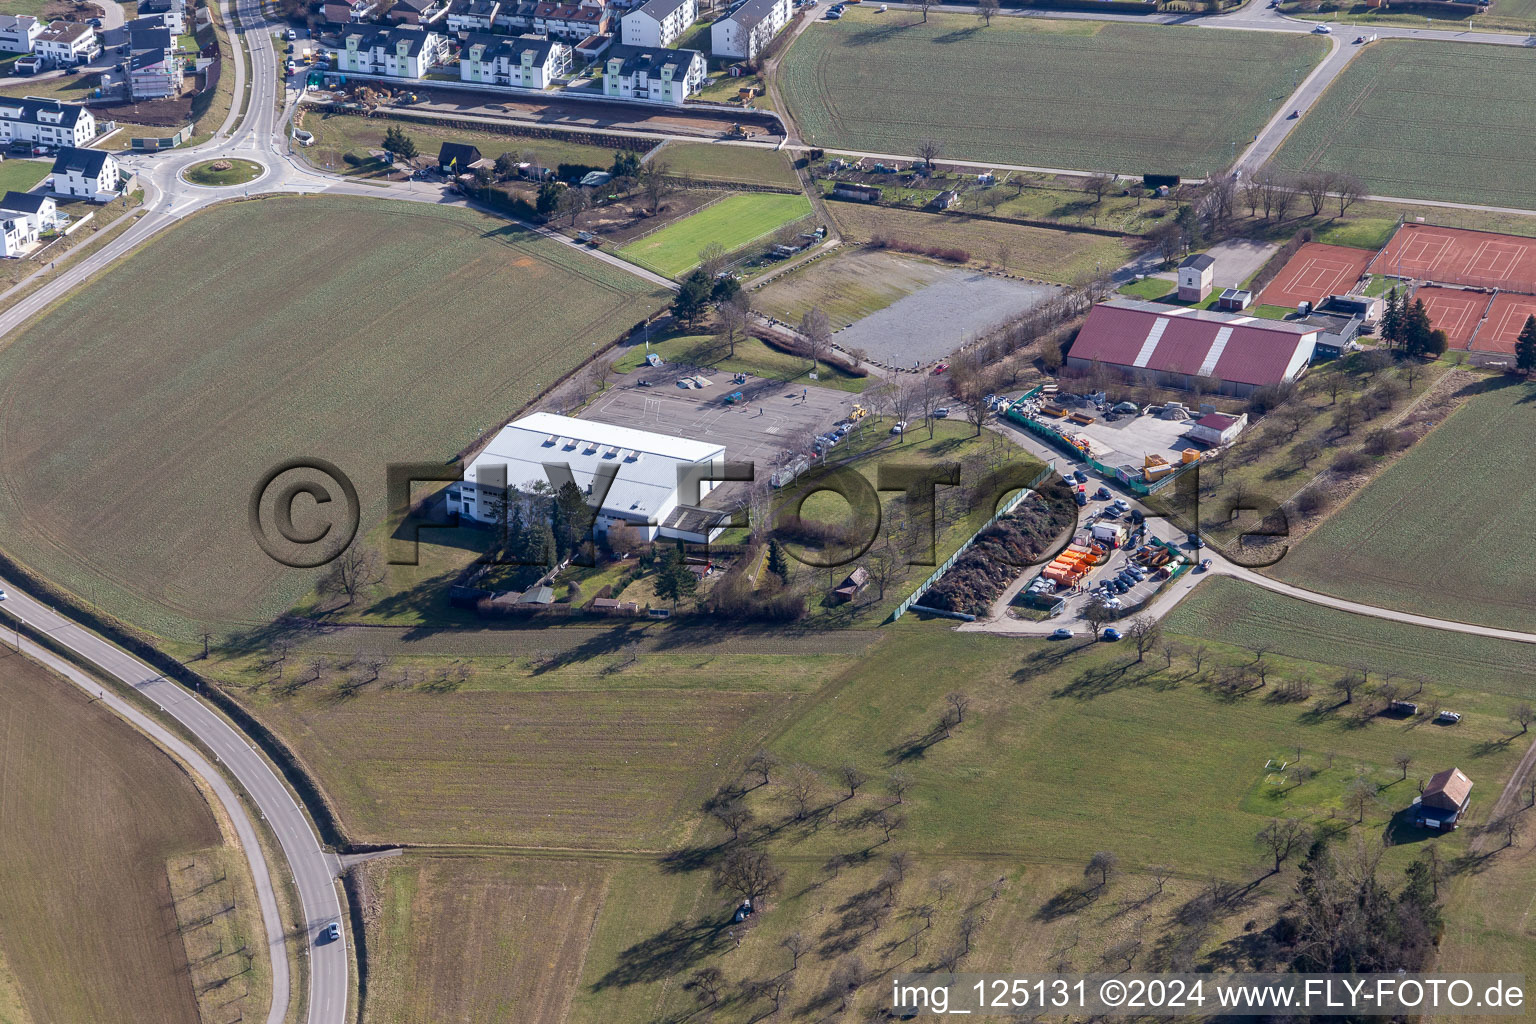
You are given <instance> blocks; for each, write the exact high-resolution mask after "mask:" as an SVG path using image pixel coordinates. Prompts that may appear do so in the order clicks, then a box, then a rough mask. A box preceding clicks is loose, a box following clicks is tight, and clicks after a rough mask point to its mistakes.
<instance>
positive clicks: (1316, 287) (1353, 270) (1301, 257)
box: [1259, 242, 1376, 306]
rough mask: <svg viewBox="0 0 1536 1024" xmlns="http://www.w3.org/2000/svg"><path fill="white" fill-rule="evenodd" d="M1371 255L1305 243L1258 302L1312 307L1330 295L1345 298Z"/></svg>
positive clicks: (1348, 248) (1347, 248) (1347, 249)
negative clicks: (1305, 303)
mask: <svg viewBox="0 0 1536 1024" xmlns="http://www.w3.org/2000/svg"><path fill="white" fill-rule="evenodd" d="M1375 255H1376V254H1375V253H1373V252H1371V251H1370V250H1369V249H1352V248H1350V247H1349V246H1344V245H1325V244H1323V243H1322V242H1308V243H1307V244H1306V245H1303V246H1302V247H1301V248H1300V249H1298V250H1296V255H1294V256H1292V257H1291V259H1290V262H1288V263H1286V265H1285V266H1284V267H1283V268H1281V270H1280V273H1279V274H1278V275H1277V276H1276V277H1275V279H1274V280H1273V281H1271V282H1270V283H1269V285H1268V287H1266V288H1265V289H1264V292H1263V294H1261V295H1260V296H1259V302H1260V303H1261V304H1263V305H1266V306H1295V305H1296V304H1297V303H1301V302H1310V303H1312V304H1313V305H1316V304H1317V303H1319V302H1321V301H1323V300H1324V299H1326V298H1327V297H1328V296H1330V295H1344V294H1347V293H1348V292H1351V291H1353V290H1354V288H1355V283H1356V282H1358V281H1359V280H1360V275H1361V274H1363V273H1365V268H1366V267H1367V266H1369V265H1370V262H1371V259H1372V258H1373V257H1374V256H1375Z"/></svg>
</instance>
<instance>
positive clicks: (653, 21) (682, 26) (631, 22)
mask: <svg viewBox="0 0 1536 1024" xmlns="http://www.w3.org/2000/svg"><path fill="white" fill-rule="evenodd" d="M697 20H699V3H698V0H649V2H648V3H646V4H644V5H642V6H640V7H637V8H635V9H634V10H633V11H630V12H629V13H628V14H626V15H624V17H623V19H622V25H623V28H622V30H621V32H620V33H619V41H620V42H622V43H623V44H624V45H625V46H654V47H667V46H671V45H672V44H673V43H674V42H675V41H676V40H677V37H678V36H680V35H682V34H683V32H684V31H685V30H687V28H688V26H689V25H692V24H693V23H694V22H695V21H697Z"/></svg>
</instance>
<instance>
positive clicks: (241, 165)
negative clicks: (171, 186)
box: [181, 157, 267, 188]
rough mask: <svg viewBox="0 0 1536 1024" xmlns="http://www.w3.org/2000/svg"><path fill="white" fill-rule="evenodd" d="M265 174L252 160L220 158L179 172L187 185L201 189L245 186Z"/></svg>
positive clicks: (205, 161) (264, 169)
mask: <svg viewBox="0 0 1536 1024" xmlns="http://www.w3.org/2000/svg"><path fill="white" fill-rule="evenodd" d="M266 172H267V169H266V168H265V167H264V166H262V165H261V164H259V163H257V162H256V161H254V160H242V159H238V158H236V157H220V158H219V159H217V160H204V161H203V162H201V163H196V164H193V165H192V166H191V167H188V168H187V169H186V170H184V171H182V172H181V177H182V178H183V179H184V180H185V181H186V182H187V183H188V184H192V185H201V186H202V187H203V188H232V187H234V186H236V185H247V184H249V183H251V182H253V181H255V180H256V179H257V178H259V177H261V176H262V175H263V174H265V173H266Z"/></svg>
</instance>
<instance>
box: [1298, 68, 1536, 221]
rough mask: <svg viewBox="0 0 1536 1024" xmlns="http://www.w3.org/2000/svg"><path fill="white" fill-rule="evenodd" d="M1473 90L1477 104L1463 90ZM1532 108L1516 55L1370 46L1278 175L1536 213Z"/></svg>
mask: <svg viewBox="0 0 1536 1024" xmlns="http://www.w3.org/2000/svg"><path fill="white" fill-rule="evenodd" d="M1468 81H1476V82H1477V101H1476V102H1475V103H1469V102H1466V99H1465V96H1464V95H1463V94H1462V92H1461V91H1462V89H1463V87H1464V86H1465V83H1466V82H1468ZM1533 104H1536V80H1533V78H1532V76H1531V74H1530V55H1529V53H1527V52H1526V51H1525V50H1523V49H1520V48H1519V47H1505V46H1478V45H1474V44H1470V43H1443V42H1418V41H1413V40H1403V39H1385V40H1381V41H1379V42H1375V43H1371V44H1370V45H1369V46H1367V47H1366V49H1365V52H1364V53H1362V54H1360V55H1359V56H1358V57H1356V58H1355V59H1354V61H1353V62H1351V63H1350V65H1349V67H1348V68H1346V69H1345V71H1344V74H1342V75H1341V76H1339V78H1338V79H1337V80H1335V81H1334V83H1333V84H1332V85H1331V86H1330V87H1329V88H1328V91H1327V93H1325V94H1324V96H1323V98H1322V100H1321V101H1320V102H1319V103H1318V104H1317V105H1316V106H1314V107H1313V108H1312V110H1311V111H1310V112H1308V114H1307V116H1306V117H1305V118H1303V119H1302V122H1301V124H1300V125H1298V126H1297V128H1296V130H1295V131H1294V132H1292V133H1291V136H1290V137H1289V138H1288V139H1287V140H1286V142H1285V145H1284V146H1282V147H1281V148H1280V152H1279V153H1277V154H1276V155H1275V158H1274V165H1275V166H1276V167H1278V168H1281V169H1283V170H1286V171H1298V170H1309V169H1313V168H1318V169H1322V170H1330V171H1348V172H1350V173H1352V174H1355V175H1358V176H1359V177H1360V178H1361V179H1363V180H1364V181H1365V183H1366V186H1367V191H1369V192H1371V193H1373V194H1377V195H1389V196H1403V197H1405V198H1409V199H1439V200H1445V201H1450V202H1459V203H1485V204H1489V205H1493V206H1515V207H1523V208H1525V209H1536V183H1533V182H1532V181H1531V178H1530V175H1529V174H1527V173H1526V167H1527V164H1528V162H1529V161H1528V159H1527V157H1528V155H1529V153H1528V148H1529V147H1528V145H1527V141H1528V140H1527V138H1526V135H1525V133H1524V132H1523V131H1522V130H1521V129H1519V128H1517V127H1515V126H1517V125H1521V124H1524V123H1525V121H1526V119H1527V112H1528V111H1529V110H1530V109H1531V107H1532V105H1533Z"/></svg>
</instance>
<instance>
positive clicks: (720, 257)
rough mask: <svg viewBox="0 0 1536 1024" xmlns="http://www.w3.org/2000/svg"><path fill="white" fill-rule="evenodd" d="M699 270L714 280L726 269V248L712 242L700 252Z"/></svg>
mask: <svg viewBox="0 0 1536 1024" xmlns="http://www.w3.org/2000/svg"><path fill="white" fill-rule="evenodd" d="M699 269H700V270H702V271H704V273H705V274H706V275H708V276H709V278H710V280H714V279H715V278H716V277H718V276H719V274H720V272H721V271H723V270H724V269H725V246H723V245H721V244H720V243H719V242H710V243H709V244H708V245H706V246H705V247H704V248H702V249H700V250H699Z"/></svg>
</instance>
